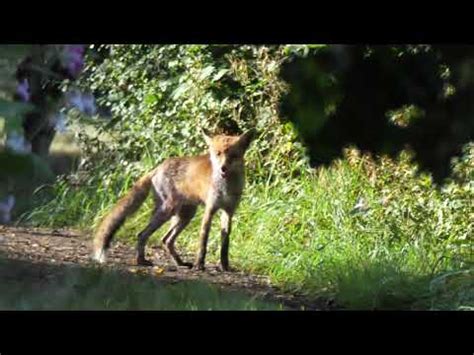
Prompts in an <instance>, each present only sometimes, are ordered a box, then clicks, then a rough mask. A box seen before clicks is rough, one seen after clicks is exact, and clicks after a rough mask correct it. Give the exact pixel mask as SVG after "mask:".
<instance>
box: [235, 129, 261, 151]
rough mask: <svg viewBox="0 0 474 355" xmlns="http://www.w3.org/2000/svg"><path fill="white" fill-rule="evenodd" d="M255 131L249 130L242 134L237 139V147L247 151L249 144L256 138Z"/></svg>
mask: <svg viewBox="0 0 474 355" xmlns="http://www.w3.org/2000/svg"><path fill="white" fill-rule="evenodd" d="M256 133H257V132H256V131H255V129H250V130H248V131H247V132H245V133H243V134H241V135H240V137H239V145H240V146H241V147H242V148H243V149H244V150H247V149H248V147H249V145H250V143H251V142H252V141H253V140H254V139H255V136H256Z"/></svg>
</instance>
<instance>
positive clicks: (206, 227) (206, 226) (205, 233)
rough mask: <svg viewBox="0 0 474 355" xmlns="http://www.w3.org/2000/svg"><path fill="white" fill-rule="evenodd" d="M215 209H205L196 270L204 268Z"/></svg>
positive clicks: (195, 265) (195, 264)
mask: <svg viewBox="0 0 474 355" xmlns="http://www.w3.org/2000/svg"><path fill="white" fill-rule="evenodd" d="M214 213H215V210H214V209H212V208H206V210H205V211H204V217H203V219H202V224H201V231H200V244H199V252H198V255H197V257H196V262H195V263H194V267H193V269H194V270H200V271H201V270H204V263H205V260H206V251H207V241H208V239H209V231H210V229H211V223H212V217H213V216H214Z"/></svg>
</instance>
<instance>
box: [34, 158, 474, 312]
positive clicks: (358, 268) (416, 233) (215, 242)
mask: <svg viewBox="0 0 474 355" xmlns="http://www.w3.org/2000/svg"><path fill="white" fill-rule="evenodd" d="M349 161H351V160H350V159H349V158H348V159H346V160H342V161H338V162H336V163H335V164H333V165H332V166H331V167H329V168H323V169H319V170H318V171H317V172H315V173H303V174H302V175H300V176H299V177H298V178H294V179H291V180H283V179H278V178H276V177H273V178H271V177H270V178H269V180H268V182H267V183H258V184H257V183H255V184H250V185H249V186H248V187H247V189H246V191H245V196H244V197H243V200H242V204H241V206H240V208H239V210H238V213H237V214H236V216H235V220H234V225H233V232H232V236H231V251H230V258H231V262H232V263H233V264H234V265H235V266H237V267H239V268H241V269H244V270H246V271H250V272H253V273H258V274H264V275H268V276H269V277H270V279H271V280H272V282H273V283H275V284H276V285H278V286H280V287H282V288H284V289H287V290H288V291H299V292H303V293H305V294H307V295H308V296H313V297H317V296H327V297H334V298H335V300H336V302H337V303H338V304H340V305H342V306H344V307H345V308H349V309H469V308H472V307H474V286H473V282H472V277H473V273H472V270H473V261H474V260H473V248H472V241H471V239H472V231H473V230H474V218H473V211H474V208H473V204H472V203H473V202H472V201H474V188H473V186H472V183H471V182H470V180H469V179H471V177H470V175H469V174H471V175H472V172H471V173H469V174H468V181H467V182H466V181H464V182H456V183H455V182H451V183H448V184H447V185H446V186H445V187H444V188H443V189H437V188H435V186H434V185H433V183H432V181H431V179H430V178H429V176H426V175H417V174H415V168H414V167H412V166H411V165H409V164H408V163H407V161H406V159H405V160H404V159H401V160H400V161H398V162H392V161H390V160H388V159H382V160H379V161H378V162H369V161H368V160H365V159H364V158H357V159H352V163H349ZM469 162H470V164H472V159H471V160H469ZM120 173H121V172H118V173H117V177H116V178H115V179H113V178H112V179H111V181H112V182H111V183H109V184H108V185H105V184H103V183H100V184H97V183H95V184H89V185H88V186H87V187H82V188H74V187H71V186H70V185H68V184H67V183H62V184H58V185H57V186H56V190H55V192H56V198H55V199H54V200H53V201H51V202H49V203H48V204H45V205H43V206H41V207H39V208H37V209H36V210H34V211H33V212H32V213H31V214H29V215H28V218H26V220H27V221H29V222H34V223H37V224H41V225H43V226H45V225H46V226H48V225H49V226H57V225H63V226H64V225H71V224H74V226H76V227H81V228H85V229H87V228H89V229H90V226H91V225H93V224H94V223H97V221H98V220H99V219H100V218H101V216H103V215H104V213H106V212H107V211H108V209H109V208H110V206H111V204H112V203H113V202H115V201H116V199H117V198H118V195H120V194H122V193H123V192H124V191H125V190H126V188H128V187H129V186H130V184H131V183H132V181H133V179H132V178H131V176H130V175H126V176H125V177H123V174H121V175H120ZM119 175H120V178H119V177H118V176H119ZM471 180H472V179H471ZM360 198H363V199H364V200H365V204H366V206H367V208H366V209H362V210H359V211H357V210H354V206H355V204H356V202H357V201H358V200H359V199H360ZM150 200H151V199H150ZM145 206H146V207H145V208H143V209H142V210H141V211H140V212H139V213H137V214H136V215H135V216H133V217H132V218H131V219H130V220H129V221H128V222H127V223H126V225H125V226H124V228H122V230H121V231H120V232H119V234H118V238H122V239H125V240H126V239H128V240H130V241H131V242H135V239H134V236H135V235H136V234H137V233H138V232H139V231H140V230H141V228H143V227H144V226H145V225H146V223H147V221H148V218H149V214H150V212H151V201H147V203H146V205H145ZM201 215H202V210H201V211H200V213H199V214H198V216H197V218H195V220H194V221H193V222H192V223H191V225H190V226H189V227H188V228H187V229H186V230H185V231H184V232H183V234H182V235H181V237H180V239H178V246H179V247H180V248H181V250H188V251H193V252H194V251H196V249H197V235H198V228H199V222H200V221H199V220H200V217H201ZM165 230H166V226H164V227H162V229H161V230H160V231H159V232H158V233H156V235H154V236H153V237H152V239H151V241H150V242H151V243H159V239H160V236H161V234H163V233H164V231H165ZM211 233H212V234H211V238H210V242H209V260H210V261H217V260H218V250H219V233H218V223H217V222H216V223H214V226H213V229H212V231H211ZM459 275H463V276H462V277H461V278H459V277H460V276H459ZM443 278H444V279H445V280H448V279H449V280H451V279H455V280H458V279H459V280H460V281H456V282H454V281H453V282H451V283H450V284H452V285H454V286H453V287H452V288H445V287H439V285H438V284H437V280H440V279H443ZM436 285H438V286H436Z"/></svg>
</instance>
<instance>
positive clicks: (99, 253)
mask: <svg viewBox="0 0 474 355" xmlns="http://www.w3.org/2000/svg"><path fill="white" fill-rule="evenodd" d="M92 258H93V259H94V260H95V261H97V262H98V263H99V264H105V262H106V256H105V250H104V249H99V250H96V251H95V252H94V255H93V256H92Z"/></svg>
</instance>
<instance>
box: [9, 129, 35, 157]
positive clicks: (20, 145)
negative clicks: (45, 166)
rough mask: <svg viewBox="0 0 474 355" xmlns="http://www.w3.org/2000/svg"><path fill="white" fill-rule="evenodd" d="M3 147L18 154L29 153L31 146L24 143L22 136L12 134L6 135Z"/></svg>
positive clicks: (15, 133)
mask: <svg viewBox="0 0 474 355" xmlns="http://www.w3.org/2000/svg"><path fill="white" fill-rule="evenodd" d="M5 146H6V147H7V148H9V149H11V150H13V151H14V152H16V153H19V154H25V153H30V152H31V144H29V143H28V142H27V141H26V139H25V137H24V136H23V135H21V134H19V133H17V132H12V133H10V134H9V135H8V137H7V140H6V142H5Z"/></svg>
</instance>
